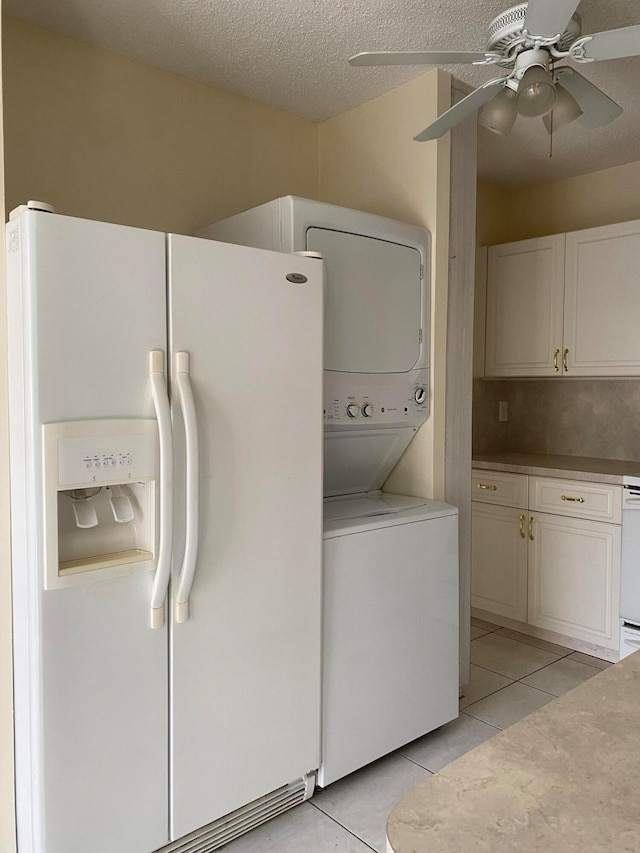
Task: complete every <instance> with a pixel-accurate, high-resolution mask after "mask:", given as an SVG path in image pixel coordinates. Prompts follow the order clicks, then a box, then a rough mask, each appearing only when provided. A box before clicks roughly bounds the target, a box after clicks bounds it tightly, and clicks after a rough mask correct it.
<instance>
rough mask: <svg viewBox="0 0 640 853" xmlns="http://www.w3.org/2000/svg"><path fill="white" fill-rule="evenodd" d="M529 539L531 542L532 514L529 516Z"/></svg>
mask: <svg viewBox="0 0 640 853" xmlns="http://www.w3.org/2000/svg"><path fill="white" fill-rule="evenodd" d="M529 539H531V541H532V542H533V516H532V515H531V516H529Z"/></svg>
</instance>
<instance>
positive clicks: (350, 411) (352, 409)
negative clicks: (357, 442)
mask: <svg viewBox="0 0 640 853" xmlns="http://www.w3.org/2000/svg"><path fill="white" fill-rule="evenodd" d="M359 414H360V408H359V406H356V404H355V403H349V405H348V406H347V415H348V416H349V417H350V418H357V417H358V415H359Z"/></svg>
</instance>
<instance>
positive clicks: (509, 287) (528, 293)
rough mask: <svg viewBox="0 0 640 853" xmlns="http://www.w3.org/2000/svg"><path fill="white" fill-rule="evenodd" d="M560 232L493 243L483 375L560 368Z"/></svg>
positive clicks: (550, 371) (547, 372) (550, 373)
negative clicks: (532, 238) (550, 235)
mask: <svg viewBox="0 0 640 853" xmlns="http://www.w3.org/2000/svg"><path fill="white" fill-rule="evenodd" d="M563 290H564V234H557V235H555V236H552V237H540V238H538V239H535V240H523V241H520V242H518V243H507V244H504V245H502V246H492V247H491V248H490V249H489V254H488V271H487V337H486V375H487V376H555V375H557V374H559V373H560V372H561V369H562V368H561V355H562V304H563Z"/></svg>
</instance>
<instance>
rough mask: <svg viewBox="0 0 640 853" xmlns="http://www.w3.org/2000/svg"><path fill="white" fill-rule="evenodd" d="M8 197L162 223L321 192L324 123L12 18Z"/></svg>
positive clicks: (205, 218) (168, 225) (111, 218)
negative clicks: (321, 128) (320, 141)
mask: <svg viewBox="0 0 640 853" xmlns="http://www.w3.org/2000/svg"><path fill="white" fill-rule="evenodd" d="M4 41H5V56H4V62H5V70H4V73H5V77H4V81H5V86H4V96H5V127H6V131H5V133H6V137H5V154H6V165H7V181H6V195H7V206H8V209H9V210H11V209H12V208H13V207H15V206H17V205H18V204H22V203H24V202H25V201H27V200H28V199H30V198H35V199H39V200H43V201H48V202H50V203H52V204H53V205H54V206H55V207H56V210H57V211H58V212H59V213H67V214H70V215H73V216H82V217H86V218H90V219H100V220H104V221H108V222H119V223H122V224H126V225H135V226H139V227H144V228H152V229H156V230H160V231H175V232H178V233H187V234H188V233H192V232H193V231H194V230H195V229H196V228H197V227H199V226H202V225H206V224H208V223H209V222H212V221H215V220H216V219H220V218H222V217H224V216H227V215H230V214H232V213H236V212H238V211H239V210H243V209H245V208H247V207H252V206H253V205H255V204H260V203H262V202H264V201H268V200H269V199H271V198H276V197H277V196H280V195H284V194H286V193H293V194H296V195H301V196H306V197H311V198H315V197H317V192H318V127H317V124H315V123H314V122H311V121H309V120H307V119H303V118H298V117H296V116H292V115H290V114H288V113H285V112H283V111H282V110H276V109H272V108H271V107H267V106H264V105H262V104H257V103H254V102H252V101H249V100H248V99H246V98H241V97H238V96H236V95H230V94H227V93H224V92H222V91H219V90H217V89H214V88H213V87H211V86H206V85H204V84H201V83H195V82H193V81H191V80H186V79H184V78H182V77H178V76H176V75H174V74H169V73H167V72H164V71H159V70H158V69H155V68H151V67H149V66H146V65H142V64H141V63H139V62H133V61H131V60H128V59H124V58H123V57H121V56H117V55H115V54H113V53H109V52H108V51H105V50H99V49H97V48H95V47H91V46H89V45H86V44H83V43H82V42H79V41H75V40H73V39H68V38H64V37H62V36H59V35H55V34H53V33H49V32H46V31H45V30H42V29H39V28H37V27H33V26H30V25H28V24H25V23H23V22H21V21H18V20H17V19H15V18H5V34H4Z"/></svg>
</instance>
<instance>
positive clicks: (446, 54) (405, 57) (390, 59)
mask: <svg viewBox="0 0 640 853" xmlns="http://www.w3.org/2000/svg"><path fill="white" fill-rule="evenodd" d="M488 56H491V54H487V53H485V52H484V51H477V50H476V51H474V50H422V51H411V50H400V51H393V50H379V51H365V52H363V53H357V54H356V55H355V56H351V57H350V58H349V62H350V64H351V65H466V64H471V63H473V62H483V61H484V60H486V59H487V57H488Z"/></svg>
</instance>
